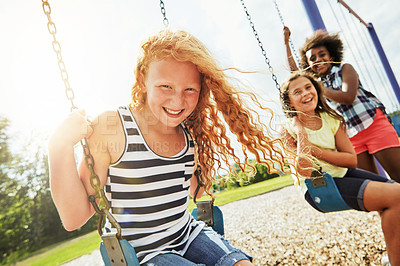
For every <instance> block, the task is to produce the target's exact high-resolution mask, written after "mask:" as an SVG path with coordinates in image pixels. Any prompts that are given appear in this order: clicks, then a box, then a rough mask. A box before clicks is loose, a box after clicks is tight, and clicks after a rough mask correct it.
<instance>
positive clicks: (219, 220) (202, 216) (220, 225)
mask: <svg viewBox="0 0 400 266" xmlns="http://www.w3.org/2000/svg"><path fill="white" fill-rule="evenodd" d="M196 205H197V207H195V208H193V210H192V216H193V218H194V219H196V220H198V221H203V222H205V223H206V224H207V225H208V226H210V227H212V229H213V230H214V231H215V232H217V233H218V234H220V235H221V236H224V235H225V230H224V216H223V213H222V211H221V209H220V208H219V207H218V206H214V205H213V202H212V201H200V202H197V203H196Z"/></svg>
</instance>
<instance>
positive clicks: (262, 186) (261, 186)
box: [189, 175, 293, 212]
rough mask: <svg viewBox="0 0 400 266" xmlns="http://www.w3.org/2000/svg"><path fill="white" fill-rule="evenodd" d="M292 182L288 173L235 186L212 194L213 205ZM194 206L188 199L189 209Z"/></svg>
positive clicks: (268, 190)
mask: <svg viewBox="0 0 400 266" xmlns="http://www.w3.org/2000/svg"><path fill="white" fill-rule="evenodd" d="M292 184H293V179H292V177H291V176H290V175H285V176H282V177H277V178H273V179H269V180H266V181H263V182H259V183H255V184H252V185H249V186H245V187H240V188H236V189H233V190H227V191H223V192H220V193H216V194H214V196H215V202H214V205H218V206H221V205H224V204H227V203H230V202H234V201H237V200H241V199H246V198H249V197H253V196H256V195H260V194H263V193H267V192H270V191H272V190H275V189H279V188H282V187H286V186H289V185H292ZM206 199H210V197H209V196H208V195H207V196H203V197H201V198H200V199H198V201H201V200H206ZM194 207H195V204H194V202H193V201H192V200H191V201H189V211H190V212H191V211H192V209H193V208H194Z"/></svg>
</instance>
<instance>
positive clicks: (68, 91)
mask: <svg viewBox="0 0 400 266" xmlns="http://www.w3.org/2000/svg"><path fill="white" fill-rule="evenodd" d="M42 8H43V12H44V14H45V15H46V17H47V20H48V22H47V29H48V30H49V33H50V34H51V35H52V37H53V42H52V46H53V50H54V52H55V53H56V56H57V63H58V68H59V69H60V73H61V78H62V80H63V82H64V85H65V95H66V96H67V99H68V100H69V101H70V102H71V112H72V111H74V110H76V109H78V108H77V107H76V106H75V104H74V99H75V94H74V91H73V90H72V88H71V87H70V85H69V81H68V72H67V68H66V66H65V63H64V61H63V59H62V55H61V45H60V43H59V42H58V41H57V39H56V33H57V28H56V25H55V24H54V22H53V21H52V20H51V8H50V4H49V2H48V0H42ZM81 145H82V148H83V152H84V156H85V163H86V165H87V167H88V168H89V171H90V184H91V186H92V187H93V189H94V190H95V197H96V198H99V199H100V201H101V203H102V204H104V207H102V208H99V205H97V204H96V202H95V201H94V200H93V201H91V202H92V204H93V207H94V208H95V210H96V212H98V213H99V214H100V215H101V217H102V215H104V214H106V216H107V217H108V219H109V220H110V222H111V223H112V224H113V225H114V227H115V228H117V231H118V236H120V235H121V229H120V228H121V227H120V226H119V224H118V223H117V221H116V220H115V218H114V217H113V216H112V215H111V213H110V212H109V211H108V210H109V209H110V204H109V201H108V199H107V197H106V195H105V193H104V190H102V189H101V188H100V179H99V176H98V175H97V174H96V173H95V171H94V159H93V156H92V154H91V152H90V149H89V146H88V141H87V139H86V138H84V139H83V140H81ZM118 229H119V230H118ZM100 232H101V230H99V233H100ZM100 235H101V234H100Z"/></svg>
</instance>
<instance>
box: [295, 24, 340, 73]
mask: <svg viewBox="0 0 400 266" xmlns="http://www.w3.org/2000/svg"><path fill="white" fill-rule="evenodd" d="M320 46H325V48H326V49H327V50H328V52H329V54H330V56H331V57H332V61H333V62H332V63H331V64H332V65H334V66H335V65H340V62H342V60H343V49H344V47H343V42H342V40H341V39H340V36H339V34H338V33H336V34H329V33H328V32H326V31H323V30H316V31H315V32H314V35H313V36H311V37H310V38H307V39H306V41H305V43H304V45H303V47H302V48H301V49H300V57H301V58H300V68H301V69H303V70H307V71H308V70H310V65H309V63H308V60H307V56H306V52H307V51H308V50H310V49H312V48H316V47H320Z"/></svg>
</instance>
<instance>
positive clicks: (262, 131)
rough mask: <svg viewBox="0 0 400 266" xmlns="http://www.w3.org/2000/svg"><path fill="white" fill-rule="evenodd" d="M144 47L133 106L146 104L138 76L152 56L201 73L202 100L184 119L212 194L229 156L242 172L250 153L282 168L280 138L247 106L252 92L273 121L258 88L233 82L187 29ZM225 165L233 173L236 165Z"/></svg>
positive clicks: (164, 33)
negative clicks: (243, 87)
mask: <svg viewBox="0 0 400 266" xmlns="http://www.w3.org/2000/svg"><path fill="white" fill-rule="evenodd" d="M140 51H141V53H140V56H139V58H138V62H137V67H136V71H135V74H136V81H135V84H134V85H133V87H132V102H131V107H132V108H133V109H136V108H142V107H143V105H144V103H145V99H146V95H145V94H144V92H143V91H142V89H141V88H140V82H139V81H140V79H139V76H140V75H143V78H144V79H146V75H147V72H148V68H149V64H150V63H151V62H152V61H154V60H163V59H168V58H173V59H175V60H177V61H180V62H191V63H193V64H194V65H196V67H197V70H198V71H199V72H200V76H201V91H200V95H199V100H198V103H197V106H196V108H195V110H194V111H193V113H192V114H191V115H190V116H189V117H187V119H186V120H185V125H186V128H187V129H188V130H189V132H190V134H191V135H192V137H193V140H194V143H195V158H197V163H198V164H199V165H200V166H201V169H202V175H201V178H200V182H201V183H202V184H203V185H204V186H205V189H206V192H207V193H208V194H210V195H211V193H210V188H211V186H212V179H214V176H215V175H216V174H217V172H216V170H215V168H214V165H215V164H216V165H217V169H218V170H219V169H225V166H223V164H225V165H226V166H229V165H230V164H231V163H232V162H231V161H230V160H229V159H231V158H232V159H233V160H234V162H236V163H237V164H238V165H239V166H240V168H241V169H242V171H244V169H245V167H246V166H249V164H248V152H250V153H252V154H253V155H254V156H255V157H256V160H257V161H258V162H260V163H265V164H268V165H269V167H270V169H271V167H272V168H273V169H276V168H275V167H277V168H279V170H281V169H283V164H284V155H283V150H282V149H283V148H282V143H281V140H280V139H278V138H273V137H272V133H271V129H270V128H269V125H265V123H262V122H261V121H260V117H259V116H257V117H255V116H254V114H256V113H255V112H254V109H251V108H249V107H247V104H246V102H245V101H244V100H243V99H242V97H241V96H243V95H242V94H244V95H246V96H249V97H250V99H251V100H252V101H253V102H254V103H255V105H256V106H258V107H260V108H262V109H263V110H265V111H266V112H269V113H270V114H271V120H272V116H273V112H272V110H271V109H269V108H266V107H263V106H262V105H261V104H260V102H259V101H258V99H257V97H256V96H255V94H254V93H251V92H240V90H238V89H237V88H235V87H234V86H233V85H231V84H230V83H229V82H228V79H229V77H228V76H227V75H226V74H225V72H224V71H225V70H228V69H221V68H220V67H219V66H218V65H217V62H216V61H215V59H214V58H213V57H212V56H211V53H210V52H209V50H208V49H207V48H206V46H205V45H204V44H203V43H201V42H200V41H199V40H198V39H197V38H196V37H194V36H192V35H191V34H189V33H188V32H186V31H182V30H177V31H173V30H170V29H165V30H162V31H160V32H159V33H157V34H155V35H153V36H150V37H149V38H148V39H147V40H145V42H144V43H143V44H142V46H141V50H140ZM222 118H223V119H222ZM227 125H228V127H229V130H230V131H231V132H232V133H233V134H234V135H236V137H237V140H238V141H239V142H240V143H241V145H242V151H243V153H244V156H245V158H244V159H245V160H244V163H242V162H241V161H240V159H239V157H238V155H237V154H236V153H235V151H234V148H233V146H232V144H231V140H230V139H229V137H228V136H227V134H228V132H227ZM274 162H277V164H274ZM276 165H278V166H276ZM250 167H251V165H250ZM253 169H254V168H253ZM226 170H228V171H229V172H230V173H233V174H235V172H234V170H233V169H226ZM276 170H278V169H276Z"/></svg>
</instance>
